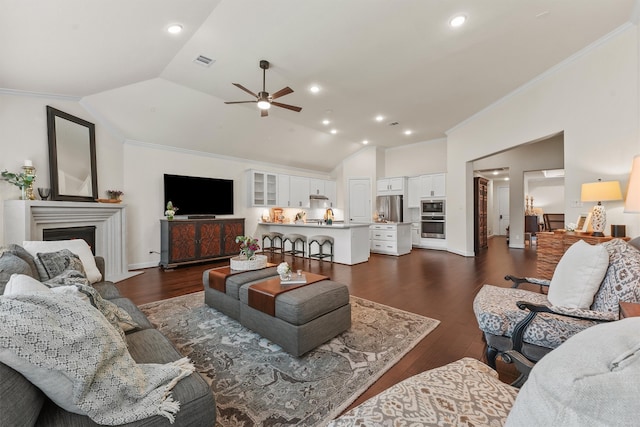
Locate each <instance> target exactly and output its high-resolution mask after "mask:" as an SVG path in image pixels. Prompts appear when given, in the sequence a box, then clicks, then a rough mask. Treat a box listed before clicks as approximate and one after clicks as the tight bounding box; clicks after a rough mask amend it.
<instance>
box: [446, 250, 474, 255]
mask: <svg viewBox="0 0 640 427" xmlns="http://www.w3.org/2000/svg"><path fill="white" fill-rule="evenodd" d="M447 252H451V253H452V254H456V255H462V256H466V257H472V256H476V254H475V252H466V251H458V250H456V249H449V248H447Z"/></svg>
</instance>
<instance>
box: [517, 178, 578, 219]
mask: <svg viewBox="0 0 640 427" xmlns="http://www.w3.org/2000/svg"><path fill="white" fill-rule="evenodd" d="M527 187H528V188H527V189H525V195H528V196H529V197H533V207H534V208H540V209H542V211H543V212H544V213H564V206H565V200H564V178H546V179H543V180H531V181H529V183H528V186H527ZM586 209H591V206H588V207H587V208H586ZM587 213H588V212H587ZM569 222H574V221H573V218H567V221H565V223H569Z"/></svg>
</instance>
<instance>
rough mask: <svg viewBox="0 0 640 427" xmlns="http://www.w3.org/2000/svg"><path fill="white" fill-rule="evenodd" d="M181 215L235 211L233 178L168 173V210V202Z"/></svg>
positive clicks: (165, 202) (224, 213) (165, 203)
mask: <svg viewBox="0 0 640 427" xmlns="http://www.w3.org/2000/svg"><path fill="white" fill-rule="evenodd" d="M169 201H171V203H173V206H176V207H177V208H178V212H176V214H177V215H231V214H233V180H231V179H219V178H202V177H196V176H183V175H169V174H164V207H163V209H162V211H163V212H164V210H165V208H166V206H167V202H169Z"/></svg>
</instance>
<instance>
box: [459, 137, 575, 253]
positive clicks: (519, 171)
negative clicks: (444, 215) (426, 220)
mask: <svg viewBox="0 0 640 427" xmlns="http://www.w3.org/2000/svg"><path fill="white" fill-rule="evenodd" d="M563 147H564V144H563V137H562V135H556V136H553V137H550V138H547V139H545V140H543V141H539V142H535V143H531V144H523V145H520V146H518V147H514V148H512V149H510V150H506V151H503V152H501V153H498V154H495V155H492V156H488V157H485V158H483V159H480V160H476V161H475V162H473V169H474V170H486V169H498V168H502V167H508V168H509V247H512V248H523V247H524V209H525V192H524V175H525V172H526V171H530V170H541V169H562V168H563V167H564V152H563ZM491 199H492V197H491V196H490V200H491ZM495 206H496V207H495V208H494V207H493V206H490V207H488V218H487V221H488V222H489V224H490V225H491V227H492V229H494V230H496V229H497V227H498V226H497V223H498V218H497V215H496V210H497V204H496V205H495ZM560 212H564V209H563V210H561V211H560ZM454 226H455V224H454ZM471 232H473V228H471Z"/></svg>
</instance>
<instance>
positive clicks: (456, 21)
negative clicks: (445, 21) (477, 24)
mask: <svg viewBox="0 0 640 427" xmlns="http://www.w3.org/2000/svg"><path fill="white" fill-rule="evenodd" d="M466 21H467V17H466V16H464V15H458V16H454V17H453V18H451V20H450V21H449V25H450V26H452V27H453V28H457V27H459V26H461V25H462V24H464V23H465V22H466Z"/></svg>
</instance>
